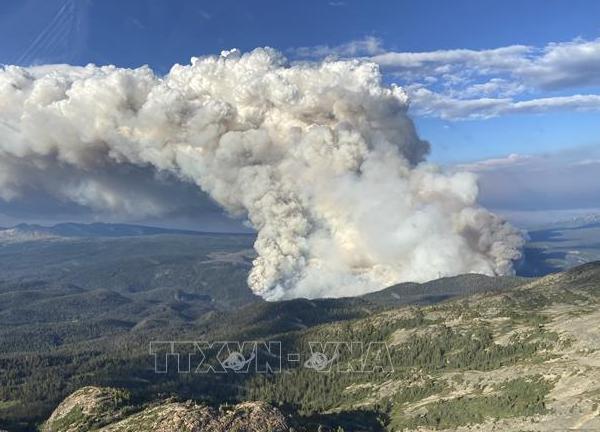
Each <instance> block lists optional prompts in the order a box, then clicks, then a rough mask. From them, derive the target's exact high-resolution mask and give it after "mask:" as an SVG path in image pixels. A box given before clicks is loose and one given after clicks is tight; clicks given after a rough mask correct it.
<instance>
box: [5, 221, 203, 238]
mask: <svg viewBox="0 0 600 432" xmlns="http://www.w3.org/2000/svg"><path fill="white" fill-rule="evenodd" d="M159 234H176V235H202V234H207V233H206V232H202V231H193V230H183V229H171V228H158V227H150V226H144V225H130V224H112V223H90V224H84V223H60V224H56V225H52V226H44V225H36V224H19V225H16V226H14V227H11V228H0V241H1V240H2V239H5V238H12V239H15V240H16V239H21V240H38V239H44V238H53V237H138V236H148V235H159Z"/></svg>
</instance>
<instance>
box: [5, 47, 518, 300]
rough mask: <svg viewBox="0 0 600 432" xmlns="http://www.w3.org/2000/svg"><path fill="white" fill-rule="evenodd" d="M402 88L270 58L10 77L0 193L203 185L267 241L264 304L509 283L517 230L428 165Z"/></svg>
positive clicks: (356, 71)
mask: <svg viewBox="0 0 600 432" xmlns="http://www.w3.org/2000/svg"><path fill="white" fill-rule="evenodd" d="M407 107H408V100H407V97H406V94H405V93H404V92H403V90H402V89H401V88H399V87H396V86H391V87H388V86H385V85H383V84H382V81H381V75H380V72H379V69H378V67H377V66H376V65H375V64H372V63H366V62H359V61H325V62H320V63H302V64H298V65H289V64H288V63H287V61H286V60H285V59H284V58H283V57H282V56H281V55H280V54H279V53H278V52H276V51H274V50H271V49H256V50H254V51H252V52H250V53H248V54H244V55H241V54H240V53H239V52H238V51H237V50H233V51H228V52H223V53H222V54H221V55H220V56H214V57H204V58H194V59H192V62H191V65H186V66H181V65H175V66H174V67H173V68H172V69H171V71H170V72H169V74H167V75H166V76H163V77H161V76H157V75H155V74H154V73H153V72H152V71H151V70H150V69H149V68H147V67H142V68H139V69H133V70H132V69H121V68H117V67H114V66H105V67H97V66H86V67H72V66H41V67H32V68H21V67H14V66H7V67H5V68H4V69H3V70H0V198H2V199H5V200H14V199H19V197H20V196H21V195H22V194H23V193H25V191H27V190H32V189H42V190H45V191H46V192H47V193H49V194H52V195H55V196H56V197H57V198H58V199H61V200H68V201H73V202H76V203H79V204H81V205H84V206H87V207H90V208H92V209H96V210H102V211H106V210H107V209H109V210H114V211H120V212H142V213H144V212H145V213H147V214H156V213H160V203H155V202H153V201H152V200H151V199H150V198H148V197H152V194H147V195H143V194H139V193H138V195H140V202H139V203H138V202H136V196H135V194H132V192H131V191H129V190H128V188H127V184H121V183H118V182H115V181H110V179H111V175H110V174H111V172H114V171H115V170H117V169H118V168H120V167H122V166H123V165H131V166H140V167H146V168H147V167H152V168H153V169H155V170H156V172H157V173H158V174H160V173H169V174H170V175H175V176H177V177H179V178H180V179H181V180H182V181H187V182H193V183H195V184H196V185H198V186H199V187H200V188H201V189H202V190H204V191H205V192H206V193H208V194H209V195H210V197H212V199H214V200H215V201H216V202H217V203H218V204H220V205H221V206H222V207H223V208H225V209H226V210H227V211H228V212H229V213H230V214H232V215H234V216H236V217H240V218H246V219H247V220H248V221H249V223H250V224H251V225H252V226H253V227H254V228H255V229H256V231H257V239H256V243H255V249H256V251H257V253H258V257H257V258H256V260H255V261H254V265H253V268H252V271H251V273H250V276H249V285H250V287H251V288H252V290H253V291H254V292H256V293H257V294H259V295H261V296H263V297H265V298H267V299H281V298H290V297H298V296H305V297H323V296H343V295H356V294H362V293H365V292H369V291H373V290H377V289H380V288H382V287H384V286H386V285H389V284H392V283H396V282H401V281H407V280H412V281H424V280H429V279H433V278H437V277H439V276H447V275H455V274H460V273H467V272H477V273H483V274H488V275H496V274H508V273H511V272H512V268H513V267H512V265H513V262H514V261H515V260H517V259H518V258H519V257H520V249H521V247H522V244H523V238H522V236H521V234H520V233H519V232H518V231H517V230H515V229H514V228H512V227H511V226H510V225H508V224H507V223H505V222H504V221H502V220H501V219H500V218H498V217H496V216H494V215H493V214H491V213H489V212H488V211H486V210H485V209H483V208H481V207H479V206H478V205H477V203H476V201H477V194H478V191H477V183H476V178H475V177H474V176H473V175H472V174H468V173H445V172H443V170H441V169H440V168H438V167H435V166H433V165H430V164H427V163H425V162H424V158H425V157H426V155H427V153H428V151H429V145H428V143H426V142H424V141H422V140H420V139H419V138H418V136H417V134H416V132H415V128H414V125H413V123H412V122H411V120H410V119H409V118H408V117H407V115H406V111H407Z"/></svg>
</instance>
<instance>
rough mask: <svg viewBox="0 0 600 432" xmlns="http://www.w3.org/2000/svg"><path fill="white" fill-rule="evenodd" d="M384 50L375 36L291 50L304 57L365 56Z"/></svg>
mask: <svg viewBox="0 0 600 432" xmlns="http://www.w3.org/2000/svg"><path fill="white" fill-rule="evenodd" d="M330 4H331V3H330ZM337 6H339V5H337ZM382 52H383V47H382V42H381V39H379V38H376V37H373V36H366V37H364V38H362V39H357V40H354V41H350V42H347V43H345V44H342V45H335V46H330V45H317V46H312V47H299V48H294V49H292V50H291V53H292V54H294V55H296V56H298V57H304V58H324V57H334V58H340V57H365V56H373V55H376V54H379V53H382Z"/></svg>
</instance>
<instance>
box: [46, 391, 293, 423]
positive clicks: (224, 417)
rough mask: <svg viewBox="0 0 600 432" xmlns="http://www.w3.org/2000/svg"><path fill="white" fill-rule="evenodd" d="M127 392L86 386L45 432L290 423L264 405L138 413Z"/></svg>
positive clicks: (161, 407)
mask: <svg viewBox="0 0 600 432" xmlns="http://www.w3.org/2000/svg"><path fill="white" fill-rule="evenodd" d="M127 400H128V398H127V394H126V393H125V392H123V391H121V390H116V389H106V388H97V387H85V388H83V389H81V390H78V391H77V392H75V393H73V394H72V395H71V396H69V397H68V398H67V399H65V400H64V401H63V402H62V403H61V404H60V405H59V407H58V408H57V409H56V410H55V411H54V413H53V414H52V416H51V417H50V419H48V421H47V422H46V424H45V425H44V427H43V429H42V430H43V431H44V432H85V431H91V430H95V431H96V430H97V431H102V432H172V431H180V432H232V431H236V432H286V431H289V430H290V427H289V426H288V423H287V421H286V418H285V417H284V416H283V414H282V413H281V412H280V411H279V410H278V409H276V408H274V407H272V406H271V405H269V404H267V403H264V402H244V403H240V404H238V405H231V406H222V407H220V408H218V409H216V408H213V407H208V406H205V405H199V404H196V403H194V402H191V401H188V402H183V403H181V402H165V403H159V404H155V405H152V406H147V407H141V408H138V409H137V410H136V409H134V408H133V407H128V406H126V402H127Z"/></svg>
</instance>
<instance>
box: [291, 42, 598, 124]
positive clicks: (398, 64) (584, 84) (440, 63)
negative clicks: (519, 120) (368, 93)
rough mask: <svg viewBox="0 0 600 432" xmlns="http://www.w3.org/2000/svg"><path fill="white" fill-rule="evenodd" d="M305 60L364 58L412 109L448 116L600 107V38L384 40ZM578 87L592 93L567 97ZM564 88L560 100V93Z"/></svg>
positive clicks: (312, 51) (328, 49) (327, 50)
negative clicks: (460, 44) (472, 43)
mask: <svg viewBox="0 0 600 432" xmlns="http://www.w3.org/2000/svg"><path fill="white" fill-rule="evenodd" d="M295 52H296V54H297V55H299V56H311V57H327V56H335V57H357V56H359V57H363V58H368V59H369V60H371V61H373V62H375V63H377V64H378V65H379V66H380V67H381V68H382V71H383V72H384V73H385V74H387V75H388V76H391V77H393V78H395V79H397V80H399V81H400V84H402V85H404V86H405V87H406V88H407V90H408V93H409V95H410V97H411V100H412V110H413V112H415V113H417V114H420V115H426V116H433V117H440V118H444V119H451V120H456V119H473V118H479V119H481V118H490V117H495V116H500V115H506V114H522V113H540V112H547V111H556V110H574V111H590V110H598V109H600V95H598V94H595V93H596V92H595V91H594V90H597V89H596V88H595V87H600V38H599V39H595V40H591V41H587V40H583V39H575V40H573V41H570V42H561V43H550V44H547V45H546V46H544V47H533V46H527V45H510V46H505V47H499V48H494V49H485V50H471V49H452V50H437V51H428V52H397V51H386V50H384V49H383V43H382V41H381V40H379V39H375V38H367V39H363V40H358V41H354V42H349V43H347V44H344V45H340V46H334V47H332V46H325V45H322V46H317V47H312V48H307V47H305V48H300V49H298V50H296V51H295ZM574 89H579V92H581V90H582V89H585V90H587V91H588V92H589V93H588V94H586V93H585V92H584V93H583V94H579V93H577V94H566V95H565V94H564V93H568V92H569V91H573V90H574ZM557 91H561V94H559V95H557V94H556V93H555V92H557Z"/></svg>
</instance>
